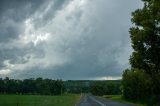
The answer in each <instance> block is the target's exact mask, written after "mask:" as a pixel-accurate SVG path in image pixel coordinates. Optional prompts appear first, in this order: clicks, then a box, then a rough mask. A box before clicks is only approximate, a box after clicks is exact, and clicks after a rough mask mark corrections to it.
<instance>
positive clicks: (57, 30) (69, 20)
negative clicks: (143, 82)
mask: <svg viewBox="0 0 160 106" xmlns="http://www.w3.org/2000/svg"><path fill="white" fill-rule="evenodd" d="M7 4H8V5H7ZM1 5H3V6H2V7H0V8H2V10H1V12H0V14H2V15H1V16H0V19H1V20H0V28H1V29H2V31H1V32H0V38H2V39H3V40H2V39H1V40H0V56H1V57H0V60H1V63H0V67H1V68H0V69H1V70H0V74H2V75H3V76H10V77H14V78H30V77H47V78H62V79H104V78H107V77H113V78H117V77H120V76H121V74H122V71H123V69H125V68H128V67H129V64H128V58H129V55H130V54H131V52H132V49H131V47H130V39H129V33H128V29H129V27H130V26H131V22H130V18H131V16H130V15H131V12H132V11H134V10H135V9H136V8H138V7H141V6H142V4H141V3H140V1H138V0H135V1H133V0H124V1H117V0H92V1H90V0H72V1H71V0H69V1H68V0H63V1H62V0H54V1H50V0H48V1H44V0H42V1H39V0H35V1H30V0H28V1H25V0H24V1H23V0H22V1H21V2H18V1H15V2H9V1H6V2H3V3H1ZM5 19H7V21H5ZM4 41H5V42H4ZM5 70H6V73H5Z"/></svg>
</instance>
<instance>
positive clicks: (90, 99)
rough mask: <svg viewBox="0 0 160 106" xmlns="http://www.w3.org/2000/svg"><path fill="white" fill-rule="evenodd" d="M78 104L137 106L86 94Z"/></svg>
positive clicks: (79, 105) (80, 105)
mask: <svg viewBox="0 0 160 106" xmlns="http://www.w3.org/2000/svg"><path fill="white" fill-rule="evenodd" d="M76 106H135V105H131V104H124V103H119V102H115V101H112V100H108V99H104V98H101V97H95V96H91V95H86V96H83V97H82V98H81V100H80V102H79V103H78V104H77V105H76Z"/></svg>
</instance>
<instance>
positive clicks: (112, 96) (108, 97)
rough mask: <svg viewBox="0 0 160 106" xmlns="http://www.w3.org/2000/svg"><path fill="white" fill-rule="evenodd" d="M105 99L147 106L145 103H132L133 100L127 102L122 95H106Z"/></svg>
mask: <svg viewBox="0 0 160 106" xmlns="http://www.w3.org/2000/svg"><path fill="white" fill-rule="evenodd" d="M103 97H104V98H107V99H110V100H114V101H118V102H121V103H129V104H134V105H135V106H146V105H145V104H144V103H143V102H141V101H132V100H125V99H124V98H123V97H122V95H104V96H103Z"/></svg>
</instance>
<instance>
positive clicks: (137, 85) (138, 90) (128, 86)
mask: <svg viewBox="0 0 160 106" xmlns="http://www.w3.org/2000/svg"><path fill="white" fill-rule="evenodd" d="M122 84H123V97H124V98H126V99H130V100H138V101H141V100H144V101H147V100H148V98H150V95H149V92H148V91H149V89H150V88H149V87H150V85H151V79H150V77H149V76H148V75H147V74H146V73H144V71H143V70H138V69H132V70H129V69H127V70H125V71H124V73H123V80H122Z"/></svg>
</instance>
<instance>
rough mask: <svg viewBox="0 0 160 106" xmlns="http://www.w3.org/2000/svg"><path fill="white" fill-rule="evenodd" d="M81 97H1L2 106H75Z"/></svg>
mask: <svg viewBox="0 0 160 106" xmlns="http://www.w3.org/2000/svg"><path fill="white" fill-rule="evenodd" d="M79 98H80V95H76V94H65V95H61V96H41V95H0V106H75V104H76V103H77V102H78V100H79Z"/></svg>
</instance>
